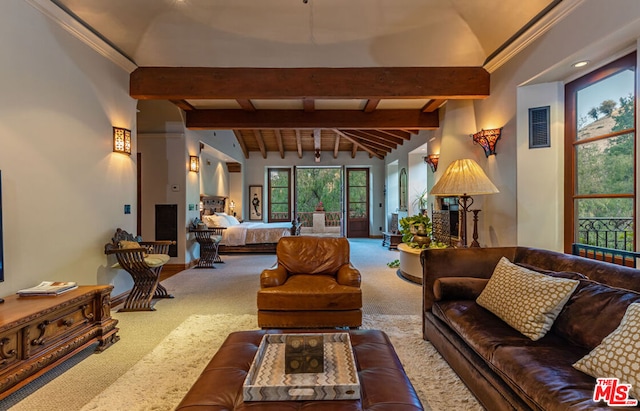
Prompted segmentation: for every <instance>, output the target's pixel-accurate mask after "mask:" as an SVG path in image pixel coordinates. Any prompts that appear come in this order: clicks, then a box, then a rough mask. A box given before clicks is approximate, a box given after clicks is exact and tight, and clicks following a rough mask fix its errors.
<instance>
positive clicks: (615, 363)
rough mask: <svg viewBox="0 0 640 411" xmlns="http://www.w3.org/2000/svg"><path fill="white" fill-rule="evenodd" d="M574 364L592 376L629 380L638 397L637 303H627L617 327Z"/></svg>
mask: <svg viewBox="0 0 640 411" xmlns="http://www.w3.org/2000/svg"><path fill="white" fill-rule="evenodd" d="M573 366H574V368H576V369H577V370H580V371H582V372H584V373H587V374H589V375H590V376H592V377H594V378H618V379H619V380H620V382H621V383H624V384H631V395H633V396H634V397H635V398H636V399H640V303H633V304H631V305H629V307H628V308H627V312H626V313H625V314H624V317H622V321H620V325H619V326H618V328H616V329H615V330H614V331H613V332H612V333H611V334H609V335H608V336H606V337H605V338H604V340H602V342H601V343H600V345H598V346H597V347H596V348H594V349H593V350H591V352H590V353H589V354H587V355H585V356H584V357H582V358H581V359H579V360H578V361H577V362H576V363H575V364H573Z"/></svg>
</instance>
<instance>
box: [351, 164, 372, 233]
mask: <svg viewBox="0 0 640 411" xmlns="http://www.w3.org/2000/svg"><path fill="white" fill-rule="evenodd" d="M346 226H347V237H350V238H358V237H365V238H366V237H369V169H368V168H347V223H346Z"/></svg>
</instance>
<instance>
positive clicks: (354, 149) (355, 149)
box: [351, 144, 358, 158]
mask: <svg viewBox="0 0 640 411" xmlns="http://www.w3.org/2000/svg"><path fill="white" fill-rule="evenodd" d="M356 154H358V146H357V145H356V144H352V147H351V158H356Z"/></svg>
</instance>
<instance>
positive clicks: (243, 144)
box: [233, 130, 249, 158]
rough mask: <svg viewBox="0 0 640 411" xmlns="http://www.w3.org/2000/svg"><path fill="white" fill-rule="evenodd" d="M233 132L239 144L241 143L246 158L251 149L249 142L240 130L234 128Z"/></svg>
mask: <svg viewBox="0 0 640 411" xmlns="http://www.w3.org/2000/svg"><path fill="white" fill-rule="evenodd" d="M233 134H235V136H236V140H238V144H240V149H241V150H242V154H244V158H249V150H248V149H247V143H246V142H245V141H244V137H242V133H241V132H240V130H233Z"/></svg>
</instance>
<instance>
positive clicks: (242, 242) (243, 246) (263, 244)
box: [201, 196, 301, 253]
mask: <svg viewBox="0 0 640 411" xmlns="http://www.w3.org/2000/svg"><path fill="white" fill-rule="evenodd" d="M225 200H226V198H224V197H204V196H203V197H202V198H201V204H202V210H201V220H202V222H203V223H204V224H206V225H207V227H209V228H224V230H222V240H221V241H220V246H219V250H218V251H219V252H220V253H258V252H263V253H275V251H276V245H277V243H278V241H279V240H280V238H282V237H284V236H291V235H300V227H301V224H300V221H299V220H298V219H294V220H293V221H291V222H278V223H263V222H255V221H249V222H240V221H238V219H237V218H236V217H235V216H232V215H229V214H227V213H225V212H224V210H225Z"/></svg>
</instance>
